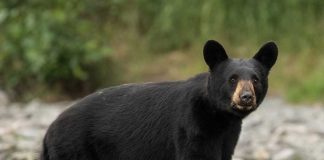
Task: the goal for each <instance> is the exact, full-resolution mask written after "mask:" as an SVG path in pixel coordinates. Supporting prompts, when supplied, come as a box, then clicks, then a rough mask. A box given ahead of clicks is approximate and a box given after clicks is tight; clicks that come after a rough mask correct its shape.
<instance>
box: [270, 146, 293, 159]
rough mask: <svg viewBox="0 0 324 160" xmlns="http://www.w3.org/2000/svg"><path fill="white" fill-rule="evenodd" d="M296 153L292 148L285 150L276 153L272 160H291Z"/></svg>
mask: <svg viewBox="0 0 324 160" xmlns="http://www.w3.org/2000/svg"><path fill="white" fill-rule="evenodd" d="M295 154H296V152H295V151H294V150H293V149H291V148H285V149H283V150H281V151H280V152H279V153H276V154H275V155H274V156H273V157H272V160H291V159H294V157H295Z"/></svg>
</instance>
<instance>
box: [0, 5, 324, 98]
mask: <svg viewBox="0 0 324 160" xmlns="http://www.w3.org/2000/svg"><path fill="white" fill-rule="evenodd" d="M323 11H324V1H322V0H308V1H305V0H286V1H279V0H274V1H273V0H260V1H254V0H235V1H234V0H206V1H195V0H164V1H161V0H156V1H150V0H135V1H127V0H110V1H103V0H98V1H91V0H85V1H76V0H71V1H64V0H48V1H42V0H24V1H20V0H10V1H9V0H8V1H1V2H0V29H1V32H0V77H1V79H0V86H1V87H0V88H3V89H5V90H6V91H8V92H9V93H11V95H13V96H14V97H16V96H18V95H26V94H27V95H29V96H34V95H35V94H39V93H41V94H43V92H44V91H46V90H50V91H52V90H55V91H56V92H57V93H71V94H72V95H74V94H75V93H80V92H82V93H87V92H90V91H93V90H94V89H95V88H98V87H102V86H106V85H112V84H115V83H116V82H117V81H118V82H119V83H124V82H134V81H144V80H145V81H147V80H165V79H183V78H186V77H188V76H190V75H193V74H195V73H198V72H202V71H204V70H206V67H205V65H204V63H203V62H202V58H201V47H202V45H203V44H204V42H205V41H206V40H207V39H216V40H218V41H220V42H221V43H222V44H224V46H225V47H226V49H227V51H228V52H229V54H230V55H231V56H234V57H246V56H252V55H253V54H254V53H255V52H256V50H257V49H258V48H259V47H260V45H262V44H263V43H264V42H265V41H269V40H274V41H276V42H277V43H278V45H279V47H280V57H279V60H278V63H277V65H276V66H275V68H274V69H273V72H272V75H271V77H270V83H271V86H272V88H271V92H272V93H273V94H276V93H280V94H281V95H286V97H287V98H289V99H290V100H292V101H310V102H312V101H323V96H324V75H323V74H324V72H323V71H322V70H323V64H324V55H323V42H324V29H323V28H324V16H323V15H324V13H323ZM117 64H118V65H117ZM117 73H118V74H117Z"/></svg>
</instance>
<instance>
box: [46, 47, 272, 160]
mask: <svg viewBox="0 0 324 160" xmlns="http://www.w3.org/2000/svg"><path fill="white" fill-rule="evenodd" d="M273 44H274V43H273ZM273 44H271V45H270V47H267V46H266V47H264V48H263V49H261V50H260V51H259V52H258V53H257V55H256V58H252V59H247V60H234V59H229V58H228V57H227V55H226V53H225V50H224V49H223V47H222V46H221V45H220V44H219V43H217V42H215V41H208V42H207V43H206V45H205V48H204V58H205V60H206V63H207V64H208V65H209V67H210V72H209V73H203V74H199V75H197V76H195V77H193V78H191V79H188V80H186V81H176V82H162V83H144V84H127V85H121V86H117V87H111V88H107V89H104V90H101V91H98V92H96V93H93V94H92V95H89V96H88V97H86V98H84V99H83V100H81V101H80V102H78V103H77V104H75V105H74V106H72V107H70V108H69V109H67V110H66V111H65V112H63V113H62V114H61V115H60V116H59V117H58V118H57V119H56V120H55V121H54V122H53V123H52V124H51V126H50V127H49V129H48V131H47V133H46V136H45V138H44V144H43V152H42V153H41V159H42V160H230V159H231V157H232V154H233V152H234V148H235V145H236V143H237V140H238V137H239V134H240V130H241V123H242V119H243V118H244V117H245V116H246V115H248V114H249V113H250V112H246V111H237V110H234V109H233V108H231V106H230V103H231V98H230V97H231V95H232V94H233V92H234V89H235V85H233V84H232V83H229V79H230V77H231V76H232V75H233V74H235V75H236V76H238V77H239V78H241V79H250V78H251V77H252V76H257V78H258V79H259V82H258V83H257V84H255V86H254V87H255V90H256V97H257V104H258V105H259V104H260V103H261V101H262V100H263V98H264V96H265V95H266V92H267V87H268V86H267V76H268V72H269V70H270V68H271V66H272V65H273V64H274V62H275V60H276V57H277V53H276V50H274V49H273V47H274V46H275V45H273ZM217 54H220V55H217ZM274 57H275V58H274Z"/></svg>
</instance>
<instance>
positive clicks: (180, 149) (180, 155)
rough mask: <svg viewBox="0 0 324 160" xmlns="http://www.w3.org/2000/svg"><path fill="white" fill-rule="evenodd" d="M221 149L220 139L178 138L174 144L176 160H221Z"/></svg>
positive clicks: (221, 142) (201, 137) (202, 137)
mask: <svg viewBox="0 0 324 160" xmlns="http://www.w3.org/2000/svg"><path fill="white" fill-rule="evenodd" d="M222 148H223V141H222V138H217V139H216V138H206V137H204V136H194V137H179V138H178V140H177V142H176V160H223V159H222V150H223V149H222Z"/></svg>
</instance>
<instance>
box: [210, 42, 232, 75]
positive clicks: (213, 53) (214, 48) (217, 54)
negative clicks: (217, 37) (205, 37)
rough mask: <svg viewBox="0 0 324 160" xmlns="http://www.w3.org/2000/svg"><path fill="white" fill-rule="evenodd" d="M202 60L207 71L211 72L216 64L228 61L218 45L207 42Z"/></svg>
mask: <svg viewBox="0 0 324 160" xmlns="http://www.w3.org/2000/svg"><path fill="white" fill-rule="evenodd" d="M204 59H205V62H206V63H207V65H208V66H209V69H210V70H212V69H213V68H214V66H215V65H216V64H219V63H220V62H222V61H224V60H226V59H228V56H227V54H226V52H225V49H224V48H223V46H222V45H221V44H220V43H218V42H216V41H214V40H209V41H207V42H206V44H205V46H204Z"/></svg>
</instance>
